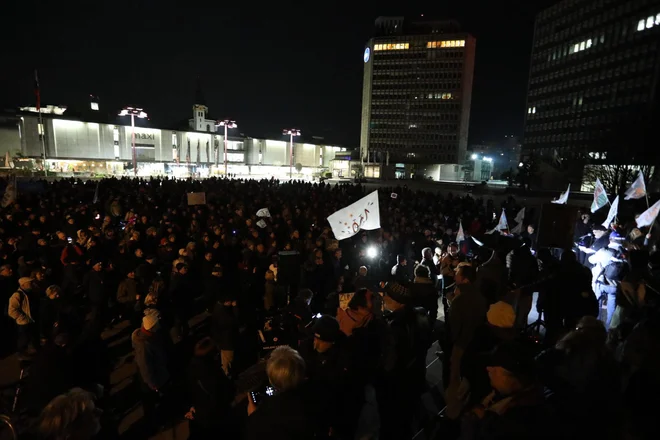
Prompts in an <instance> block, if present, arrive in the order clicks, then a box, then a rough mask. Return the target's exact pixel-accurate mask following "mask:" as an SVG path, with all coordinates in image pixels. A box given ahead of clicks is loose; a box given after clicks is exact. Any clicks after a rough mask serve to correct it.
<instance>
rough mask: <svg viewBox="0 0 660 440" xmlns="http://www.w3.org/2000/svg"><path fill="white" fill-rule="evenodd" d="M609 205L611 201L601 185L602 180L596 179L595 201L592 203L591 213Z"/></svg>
mask: <svg viewBox="0 0 660 440" xmlns="http://www.w3.org/2000/svg"><path fill="white" fill-rule="evenodd" d="M608 203H609V200H608V199H607V193H606V192H605V187H604V186H603V184H602V183H600V179H596V185H595V186H594V201H593V202H592V203H591V212H592V213H594V212H596V211H598V210H599V209H600V208H602V207H603V206H605V205H607V204H608Z"/></svg>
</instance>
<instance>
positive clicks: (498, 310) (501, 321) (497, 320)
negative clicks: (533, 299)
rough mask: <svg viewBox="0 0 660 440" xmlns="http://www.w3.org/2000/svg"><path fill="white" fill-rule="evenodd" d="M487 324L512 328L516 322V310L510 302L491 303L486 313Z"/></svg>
mask: <svg viewBox="0 0 660 440" xmlns="http://www.w3.org/2000/svg"><path fill="white" fill-rule="evenodd" d="M486 319H487V320H488V324H490V325H492V326H493V327H497V328H513V326H514V325H515V323H516V312H515V310H513V307H512V306H511V304H509V303H506V302H504V301H498V302H496V303H495V304H491V306H490V308H489V309H488V312H487V313H486Z"/></svg>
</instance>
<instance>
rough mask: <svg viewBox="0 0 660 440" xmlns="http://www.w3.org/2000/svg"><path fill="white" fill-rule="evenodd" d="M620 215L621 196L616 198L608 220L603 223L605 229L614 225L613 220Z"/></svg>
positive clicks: (608, 214)
mask: <svg viewBox="0 0 660 440" xmlns="http://www.w3.org/2000/svg"><path fill="white" fill-rule="evenodd" d="M618 213H619V196H616V198H615V199H614V201H613V202H612V205H611V206H610V212H608V213H607V218H606V219H605V221H604V222H603V227H605V228H607V229H609V228H610V225H611V224H612V220H614V217H616V215H617V214H618Z"/></svg>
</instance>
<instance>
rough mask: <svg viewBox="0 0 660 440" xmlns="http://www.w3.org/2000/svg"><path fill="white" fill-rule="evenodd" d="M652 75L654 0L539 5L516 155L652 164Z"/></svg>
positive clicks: (659, 49)
mask: <svg viewBox="0 0 660 440" xmlns="http://www.w3.org/2000/svg"><path fill="white" fill-rule="evenodd" d="M659 76H660V0H564V1H561V2H559V3H557V4H555V5H554V6H552V7H550V8H548V9H546V10H544V11H542V12H541V13H540V14H539V15H538V16H537V18H536V26H535V31H534V45H533V49H532V59H531V67H530V76H529V86H528V93H527V110H526V121H525V135H524V142H523V155H524V156H530V155H531V154H540V155H546V156H556V155H558V156H559V157H560V158H562V159H583V160H586V161H588V162H589V163H603V164H648V163H655V162H656V161H657V157H658V154H657V152H656V150H655V149H654V148H652V146H653V147H654V146H655V144H656V143H657V140H656V139H655V133H652V130H653V128H654V127H653V123H654V122H653V121H654V120H655V121H656V122H655V123H656V124H657V120H658V109H657V106H658V80H659ZM651 142H653V145H652V144H651ZM555 151H556V153H555Z"/></svg>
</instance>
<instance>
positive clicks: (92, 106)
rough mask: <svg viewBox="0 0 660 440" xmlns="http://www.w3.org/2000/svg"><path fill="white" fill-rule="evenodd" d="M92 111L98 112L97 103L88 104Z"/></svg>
mask: <svg viewBox="0 0 660 440" xmlns="http://www.w3.org/2000/svg"><path fill="white" fill-rule="evenodd" d="M89 105H90V107H91V108H92V110H98V109H99V103H98V102H92V103H90V104H89Z"/></svg>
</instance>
